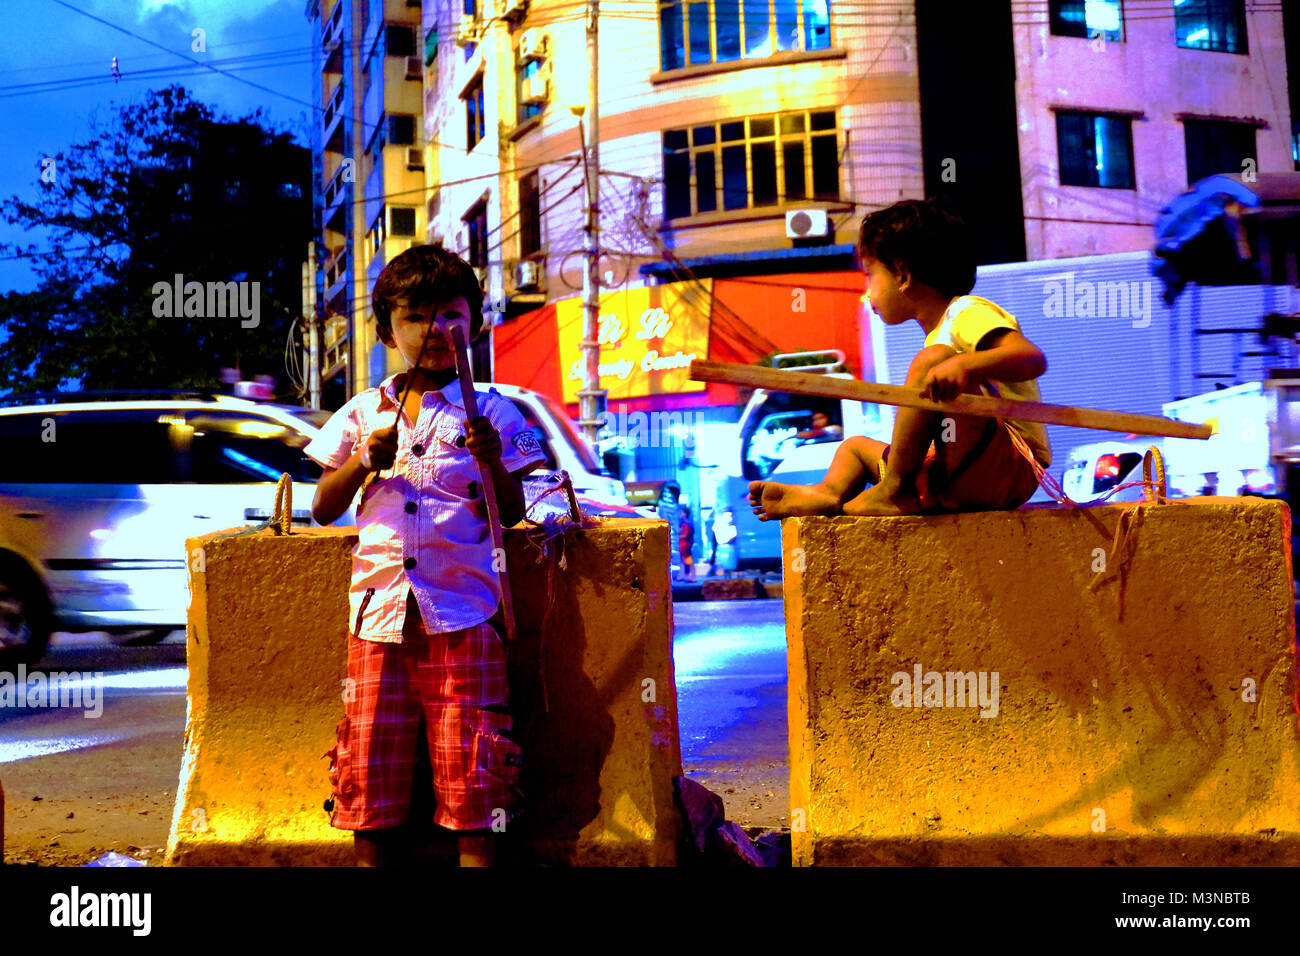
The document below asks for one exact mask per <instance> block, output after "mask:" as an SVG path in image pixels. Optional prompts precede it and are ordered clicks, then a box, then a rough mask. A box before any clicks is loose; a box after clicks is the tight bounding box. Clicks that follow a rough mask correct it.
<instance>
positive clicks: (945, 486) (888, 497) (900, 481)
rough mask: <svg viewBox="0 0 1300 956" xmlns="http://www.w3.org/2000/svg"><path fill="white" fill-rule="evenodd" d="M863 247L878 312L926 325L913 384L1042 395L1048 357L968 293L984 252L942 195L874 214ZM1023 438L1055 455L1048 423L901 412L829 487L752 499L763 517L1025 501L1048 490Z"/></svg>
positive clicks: (946, 397) (839, 468) (924, 389)
mask: <svg viewBox="0 0 1300 956" xmlns="http://www.w3.org/2000/svg"><path fill="white" fill-rule="evenodd" d="M858 255H859V258H860V259H861V261H862V267H863V271H864V272H866V274H867V294H866V298H868V299H869V300H870V302H871V308H872V311H874V312H875V313H876V315H878V316H880V319H881V321H882V322H884V323H885V324H886V325H900V324H901V323H903V322H906V321H908V320H909V319H915V320H916V322H917V323H918V324H919V325H920V326H921V328H922V329H923V330H924V332H925V347H924V348H922V349H921V351H920V352H918V353H917V355H916V358H914V359H913V360H912V365H911V367H910V368H909V369H908V372H907V383H906V384H907V385H908V386H910V387H913V388H919V389H921V394H922V396H923V397H925V398H929V399H933V400H935V401H940V402H943V401H950V400H951V399H953V398H955V397H956V396H957V395H960V394H962V393H963V392H970V393H973V394H977V395H978V394H995V395H1000V396H1002V397H1003V398H1010V399H1016V400H1020V401H1031V402H1038V401H1041V398H1040V396H1039V392H1038V384H1037V383H1036V382H1035V381H1034V379H1036V378H1038V377H1039V376H1040V375H1042V374H1043V372H1045V371H1046V370H1047V359H1046V358H1045V357H1044V356H1043V353H1042V352H1041V351H1039V349H1038V347H1037V346H1035V345H1034V344H1033V343H1032V342H1030V341H1029V340H1028V339H1027V338H1025V337H1024V336H1023V335H1022V334H1021V333H1020V326H1019V325H1018V324H1017V322H1016V320H1015V318H1014V317H1013V316H1012V315H1011V314H1010V313H1008V312H1007V311H1006V310H1005V309H1003V308H1001V307H1000V306H998V305H996V304H995V303H993V302H990V301H989V300H988V299H983V298H980V297H979V296H973V295H969V294H968V293H969V292H970V290H971V289H972V288H973V287H974V285H975V255H974V246H973V243H972V240H971V236H970V235H969V233H968V231H967V228H966V226H965V224H964V223H963V222H962V221H961V220H959V219H957V218H955V217H954V216H952V215H950V214H948V213H946V212H945V211H944V210H943V209H941V208H940V207H939V206H938V205H937V204H936V203H934V202H932V201H924V202H923V201H918V200H905V201H903V202H899V203H895V204H894V205H892V206H890V207H888V208H886V209H881V210H879V211H878V212H874V213H871V214H869V215H868V216H866V217H865V218H864V219H863V221H862V229H861V233H860V235H859V239H858ZM1018 445H1019V446H1022V447H1024V448H1025V449H1026V450H1027V451H1028V452H1029V453H1030V454H1031V455H1032V456H1033V458H1034V460H1035V461H1036V462H1037V463H1038V464H1039V465H1040V466H1042V467H1044V468H1046V467H1047V466H1048V465H1049V464H1050V463H1051V460H1052V452H1051V446H1050V445H1049V444H1048V440H1047V429H1046V428H1045V427H1044V426H1043V425H1041V424H1039V423H1037V422H1026V421H1022V420H1019V419H1006V420H1003V419H997V418H984V417H979V416H973V415H956V414H948V413H945V412H938V411H928V410H926V409H920V408H905V407H904V408H899V409H898V410H897V414H896V417H895V419H894V433H893V441H892V442H891V443H890V444H888V445H886V444H885V443H884V442H879V441H874V440H872V439H870V438H865V437H863V436H860V435H859V436H854V437H851V438H848V439H846V440H845V441H844V442H843V443H842V444H841V445H840V447H839V448H837V449H836V451H835V457H834V458H833V459H832V461H831V466H830V469H829V470H828V471H827V472H826V477H825V478H824V479H822V481H821V482H820V483H819V484H816V485H786V484H780V483H778V482H774V481H755V482H751V483H750V486H749V501H750V504H751V505H752V506H753V509H754V513H755V514H757V515H759V516H760V520H763V521H769V520H774V519H779V518H785V517H788V516H791V515H811V514H841V513H842V514H848V515H905V514H917V513H921V512H951V511H981V510H996V509H1010V508H1018V507H1019V506H1020V505H1022V504H1024V503H1025V502H1026V501H1028V500H1029V498H1030V497H1031V496H1032V495H1033V493H1034V491H1035V489H1036V488H1037V487H1038V480H1037V475H1036V472H1035V470H1034V466H1033V464H1031V463H1030V461H1029V459H1028V458H1027V457H1025V455H1024V454H1023V453H1022V452H1021V451H1020V450H1019V447H1018Z"/></svg>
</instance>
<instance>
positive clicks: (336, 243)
mask: <svg viewBox="0 0 1300 956" xmlns="http://www.w3.org/2000/svg"><path fill="white" fill-rule="evenodd" d="M306 12H307V17H308V19H309V20H310V21H311V23H312V25H313V28H314V31H315V36H316V41H317V43H318V44H319V49H320V56H319V61H318V62H319V71H318V73H319V84H318V88H317V90H316V95H317V97H318V98H317V104H318V106H319V110H318V113H317V121H318V126H317V129H316V130H315V134H316V140H315V142H314V143H313V146H314V151H315V154H316V157H317V167H318V173H319V180H318V182H317V183H316V190H317V194H316V199H317V201H316V209H317V210H318V212H319V214H320V221H319V224H318V226H319V229H318V235H319V259H320V263H319V265H320V268H319V270H318V275H319V280H318V289H319V291H320V293H321V296H320V315H321V319H322V326H321V348H322V359H321V370H322V379H323V381H324V393H325V395H326V400H325V404H326V405H327V407H337V405H338V404H341V400H345V399H346V398H347V397H348V396H350V395H352V394H354V393H355V392H356V391H358V390H360V389H363V388H366V387H368V386H370V385H372V384H375V383H377V382H379V381H381V380H382V379H383V378H384V377H385V376H386V375H387V374H388V373H389V369H390V362H391V361H392V360H391V357H390V355H389V353H390V351H391V350H389V349H386V348H385V347H384V346H383V344H382V343H380V342H378V341H377V339H376V338H375V332H374V324H373V322H371V321H369V314H370V312H369V301H370V290H371V287H372V286H373V285H374V280H375V278H376V277H377V276H378V275H379V271H380V270H381V269H382V268H383V266H384V263H385V262H387V261H388V260H389V259H391V258H392V257H393V256H395V255H397V254H398V253H399V252H401V251H402V250H404V249H406V248H409V247H410V245H411V244H412V243H415V242H421V241H423V237H424V233H425V224H424V215H425V213H424V194H425V174H424V163H425V156H424V150H423V147H422V146H421V145H420V127H421V113H422V87H423V79H424V77H423V72H424V66H423V57H422V56H421V54H420V49H419V47H418V38H417V33H418V30H419V27H420V2H419V0H310V2H309V3H308V6H307V11H306Z"/></svg>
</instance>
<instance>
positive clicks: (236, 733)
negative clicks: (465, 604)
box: [166, 519, 681, 866]
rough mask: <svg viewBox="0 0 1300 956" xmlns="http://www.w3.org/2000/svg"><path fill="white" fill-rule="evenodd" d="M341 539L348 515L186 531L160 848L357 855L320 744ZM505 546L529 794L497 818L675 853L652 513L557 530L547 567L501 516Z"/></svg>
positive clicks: (664, 562)
mask: <svg viewBox="0 0 1300 956" xmlns="http://www.w3.org/2000/svg"><path fill="white" fill-rule="evenodd" d="M355 543H356V529H355V528H313V529H310V530H308V531H305V532H301V533H298V532H295V533H294V534H292V535H279V536H276V535H271V534H270V533H262V534H256V535H244V536H241V537H222V536H221V535H220V534H218V535H208V536H206V537H203V538H194V539H190V540H189V541H188V542H187V547H188V549H189V553H190V555H191V561H190V581H191V590H192V595H193V597H192V602H191V605H190V612H189V626H188V628H187V645H188V661H189V685H188V712H187V720H186V731H185V750H184V755H183V761H182V767H181V777H180V786H179V788H178V792H177V800H176V808H175V811H174V813H173V817H172V825H171V832H170V835H169V838H168V845H167V855H166V862H167V863H168V864H169V865H183V866H195V865H198V866H202V865H351V864H352V862H353V855H352V835H351V833H350V832H347V831H343V830H336V829H334V828H332V827H330V826H329V824H328V819H327V816H326V814H325V812H324V810H323V809H322V802H323V801H324V800H325V798H326V797H328V796H329V793H330V787H329V782H328V778H327V768H328V762H327V761H326V760H324V759H322V755H323V754H324V753H325V752H326V751H327V750H329V749H330V748H331V747H332V746H333V745H334V734H335V727H336V725H337V724H338V722H339V720H340V719H341V718H342V716H343V700H342V692H343V690H344V688H343V678H344V677H345V674H346V657H347V645H346V642H347V639H348V638H347V633H348V623H349V622H348V620H347V618H348V600H347V589H348V582H349V577H350V573H351V556H350V555H351V550H352V548H353V546H354V544H355ZM505 549H506V560H507V562H508V565H509V567H510V581H511V585H512V587H511V590H512V593H513V596H514V607H515V616H516V622H517V625H518V631H519V639H518V640H517V641H516V642H515V643H514V644H513V645H512V646H511V649H510V667H511V674H512V689H513V698H512V709H513V710H514V712H515V719H516V728H517V730H518V733H519V739H520V742H521V744H522V746H523V750H524V774H523V778H522V780H521V782H520V786H521V788H522V789H523V791H524V793H525V795H526V797H527V801H526V804H525V812H524V814H523V816H522V817H521V818H520V820H519V821H518V822H517V823H511V824H510V827H512V828H516V829H515V830H513V831H512V832H511V833H510V834H508V836H509V838H510V839H511V841H512V842H513V843H515V844H516V846H517V847H518V852H519V854H520V855H521V856H522V857H523V858H524V859H525V860H528V861H531V862H535V863H541V864H548V865H607V864H637V865H661V866H662V865H673V864H674V863H675V862H676V846H677V839H678V831H679V829H680V818H679V815H678V813H677V810H676V808H675V805H674V802H673V784H672V780H673V777H675V776H677V775H679V774H680V773H681V748H680V743H679V740H678V736H677V694H676V685H675V682H674V676H673V666H672V601H671V586H670V583H669V578H668V526H667V523H666V522H663V521H650V520H622V519H620V520H609V521H605V522H602V523H601V524H600V525H599V526H598V527H596V528H593V529H590V530H583V531H571V532H569V533H568V534H567V535H566V536H565V564H566V567H565V568H562V569H561V568H558V567H557V568H556V570H555V572H554V576H553V577H552V576H551V572H550V570H549V567H548V564H547V563H545V562H543V563H538V562H537V560H536V558H537V552H536V550H535V547H534V545H533V544H531V543H529V542H528V541H527V540H526V538H525V535H524V533H523V532H522V531H521V530H518V529H509V530H507V531H506V533H505ZM552 586H553V588H554V590H553V593H551V588H552ZM543 619H545V621H546V626H545V628H543V627H542V623H543ZM543 680H544V682H545V685H544V687H543V683H542V681H543Z"/></svg>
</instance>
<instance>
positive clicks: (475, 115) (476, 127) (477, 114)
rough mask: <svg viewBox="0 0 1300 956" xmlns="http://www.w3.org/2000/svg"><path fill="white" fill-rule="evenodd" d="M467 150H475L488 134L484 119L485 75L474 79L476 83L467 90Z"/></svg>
mask: <svg viewBox="0 0 1300 956" xmlns="http://www.w3.org/2000/svg"><path fill="white" fill-rule="evenodd" d="M464 99H465V148H466V149H467V150H470V149H473V148H474V147H475V146H477V145H478V141H479V140H481V139H482V138H483V137H484V135H485V134H486V132H487V125H486V121H485V120H484V119H483V74H482V73H480V74H479V75H478V76H476V77H475V78H474V82H473V83H471V84H470V86H469V87H468V88H467V89H466V90H465V93H464Z"/></svg>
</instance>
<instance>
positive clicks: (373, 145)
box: [366, 115, 388, 156]
mask: <svg viewBox="0 0 1300 956" xmlns="http://www.w3.org/2000/svg"><path fill="white" fill-rule="evenodd" d="M387 133H388V118H387V117H386V116H383V115H381V116H380V117H379V122H378V123H376V124H375V128H374V130H373V131H372V132H371V134H370V141H369V142H368V143H366V152H367V153H369V154H370V155H371V156H378V155H379V154H380V153H381V152H383V149H384V143H385V142H386V141H387V140H386V135H387Z"/></svg>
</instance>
